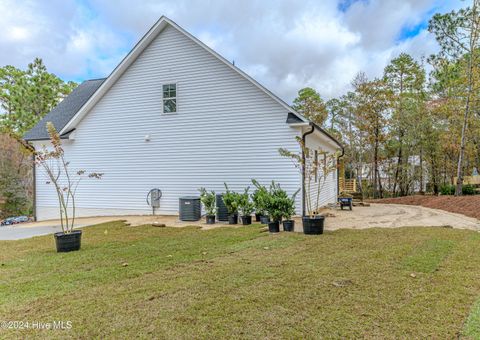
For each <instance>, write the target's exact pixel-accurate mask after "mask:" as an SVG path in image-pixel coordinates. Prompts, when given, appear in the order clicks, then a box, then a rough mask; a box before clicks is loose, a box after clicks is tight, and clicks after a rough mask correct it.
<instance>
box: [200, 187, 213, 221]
mask: <svg viewBox="0 0 480 340" xmlns="http://www.w3.org/2000/svg"><path fill="white" fill-rule="evenodd" d="M198 191H200V201H201V202H202V204H203V206H204V207H205V219H206V222H207V224H215V214H216V213H217V206H216V204H215V192H214V191H211V192H208V191H207V190H206V189H205V188H200V189H199V190H198Z"/></svg>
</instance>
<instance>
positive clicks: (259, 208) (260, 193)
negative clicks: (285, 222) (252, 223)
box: [252, 179, 270, 224]
mask: <svg viewBox="0 0 480 340" xmlns="http://www.w3.org/2000/svg"><path fill="white" fill-rule="evenodd" d="M252 183H253V185H254V186H255V188H256V189H255V191H254V192H253V194H252V201H253V205H254V207H255V220H256V221H257V222H258V221H261V222H262V224H267V223H268V222H270V219H269V217H268V216H267V214H266V211H265V205H266V201H267V199H268V189H267V188H266V187H265V186H264V185H261V184H260V183H258V182H257V181H256V180H255V179H252Z"/></svg>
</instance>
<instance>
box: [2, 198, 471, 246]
mask: <svg viewBox="0 0 480 340" xmlns="http://www.w3.org/2000/svg"><path fill="white" fill-rule="evenodd" d="M324 213H326V214H327V215H328V217H327V219H326V222H325V228H326V229H327V230H336V229H342V228H349V229H365V228H398V227H445V226H449V227H452V228H459V229H469V230H478V231H480V220H477V219H475V218H472V217H467V216H465V215H461V214H454V213H450V212H447V211H443V210H437V209H430V208H425V207H421V206H414V205H400V204H372V205H371V206H369V207H354V208H353V211H349V210H339V209H326V210H325V212H324ZM119 220H124V221H126V223H128V224H129V225H131V226H138V225H144V224H152V223H162V224H165V225H167V226H169V227H184V226H188V225H190V226H191V225H195V226H200V227H202V228H204V229H211V228H217V227H222V226H228V225H227V224H221V223H216V224H214V225H207V224H205V222H204V219H202V220H201V221H198V222H182V221H179V220H178V216H108V217H86V218H77V220H76V223H75V228H80V227H85V226H89V225H95V224H100V223H105V222H111V221H119ZM295 220H296V223H295V231H302V222H301V219H300V218H296V219H295ZM237 226H240V225H237ZM229 227H231V226H229ZM57 231H61V227H60V222H59V221H55V220H51V221H42V222H32V223H24V224H18V225H16V226H7V227H0V240H19V239H24V238H30V237H34V236H41V235H47V234H53V233H55V232H57Z"/></svg>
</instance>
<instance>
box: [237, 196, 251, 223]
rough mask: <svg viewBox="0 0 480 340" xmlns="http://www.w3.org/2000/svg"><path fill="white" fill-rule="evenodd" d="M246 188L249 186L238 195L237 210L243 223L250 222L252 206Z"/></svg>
mask: <svg viewBox="0 0 480 340" xmlns="http://www.w3.org/2000/svg"><path fill="white" fill-rule="evenodd" d="M248 190H250V187H247V188H246V189H245V192H244V193H243V194H239V195H238V211H239V213H240V217H241V219H242V224H243V225H249V224H252V213H253V209H254V206H253V203H252V201H251V200H250V195H249V194H248Z"/></svg>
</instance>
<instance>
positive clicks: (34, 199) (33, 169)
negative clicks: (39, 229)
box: [32, 149, 37, 222]
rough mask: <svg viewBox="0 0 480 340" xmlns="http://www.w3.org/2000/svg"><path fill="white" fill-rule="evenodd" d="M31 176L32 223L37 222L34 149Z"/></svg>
mask: <svg viewBox="0 0 480 340" xmlns="http://www.w3.org/2000/svg"><path fill="white" fill-rule="evenodd" d="M32 165H33V168H32V175H33V183H32V196H33V197H32V201H33V202H32V210H33V211H32V212H33V221H35V222H37V166H36V164H35V149H33V152H32Z"/></svg>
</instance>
